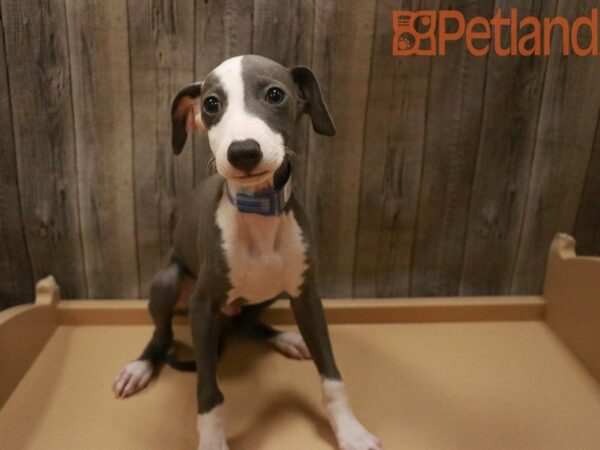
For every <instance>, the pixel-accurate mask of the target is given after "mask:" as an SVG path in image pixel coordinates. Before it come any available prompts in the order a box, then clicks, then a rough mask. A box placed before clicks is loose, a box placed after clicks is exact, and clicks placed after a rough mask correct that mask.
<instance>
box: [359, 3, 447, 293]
mask: <svg viewBox="0 0 600 450" xmlns="http://www.w3.org/2000/svg"><path fill="white" fill-rule="evenodd" d="M435 3H437V2H431V1H428V2H417V1H405V2H402V3H401V4H398V3H397V2H395V1H379V2H377V16H376V20H375V36H374V43H373V51H372V52H373V53H372V60H371V75H370V80H369V93H368V103H367V110H366V119H365V135H364V140H363V142H364V151H363V155H362V172H361V188H360V205H359V219H358V220H359V221H358V231H357V236H356V254H355V270H354V277H353V278H354V296H357V297H380V296H383V297H390V296H395V295H408V293H409V284H410V283H409V280H410V269H411V267H410V266H411V258H412V254H411V251H412V246H413V239H414V228H415V226H414V224H415V220H416V214H417V202H418V198H419V188H420V184H421V166H422V161H423V147H424V143H425V125H426V108H427V89H428V81H429V71H430V68H431V61H432V59H431V58H427V57H394V56H392V54H391V49H390V44H391V43H392V41H393V37H394V31H393V29H392V27H391V26H390V18H391V14H392V13H391V12H392V11H393V10H394V9H405V10H413V11H414V10H420V9H434V8H435V6H436V5H435Z"/></svg>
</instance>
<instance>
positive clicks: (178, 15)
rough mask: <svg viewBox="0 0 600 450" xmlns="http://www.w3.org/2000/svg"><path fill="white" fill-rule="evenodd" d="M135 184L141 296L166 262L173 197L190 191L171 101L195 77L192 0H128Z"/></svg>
mask: <svg viewBox="0 0 600 450" xmlns="http://www.w3.org/2000/svg"><path fill="white" fill-rule="evenodd" d="M128 6H129V7H128V17H129V51H130V58H131V97H132V106H133V150H134V178H133V182H134V187H135V214H136V235H137V252H138V259H139V270H140V273H139V276H140V294H141V295H142V296H146V295H148V289H149V284H150V281H151V280H152V277H153V276H154V275H155V274H156V273H157V272H158V270H159V269H160V268H161V266H163V265H164V264H165V260H166V258H167V256H168V253H169V250H170V247H171V242H172V232H173V228H174V225H175V209H176V199H177V195H178V194H181V193H182V192H186V191H189V190H191V189H192V187H193V181H194V158H193V152H192V151H186V152H184V153H183V154H181V155H180V156H178V157H177V158H176V157H175V156H174V155H173V152H172V151H171V121H170V116H169V111H170V108H171V101H172V99H173V98H174V97H175V95H176V94H177V92H178V91H179V90H180V89H181V88H182V87H184V86H186V85H188V84H190V83H192V82H193V81H194V10H195V8H194V3H193V2H189V1H176V0H169V1H158V0H142V1H139V0H130V1H129V3H128Z"/></svg>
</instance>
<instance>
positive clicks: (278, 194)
mask: <svg viewBox="0 0 600 450" xmlns="http://www.w3.org/2000/svg"><path fill="white" fill-rule="evenodd" d="M225 190H226V192H227V198H228V199H229V201H230V202H231V204H232V205H233V206H235V207H236V208H237V210H238V211H239V212H242V213H251V214H260V215H263V216H278V215H279V214H281V213H282V212H283V211H285V208H286V206H287V204H288V202H289V201H290V197H291V196H292V171H291V168H288V170H287V175H286V177H285V181H284V182H283V183H282V184H281V186H279V187H275V188H273V189H268V190H265V191H260V192H257V193H255V194H247V193H244V192H239V193H237V194H236V195H235V197H234V196H233V195H231V192H230V191H229V186H228V185H227V182H225Z"/></svg>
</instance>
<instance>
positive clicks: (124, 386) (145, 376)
mask: <svg viewBox="0 0 600 450" xmlns="http://www.w3.org/2000/svg"><path fill="white" fill-rule="evenodd" d="M152 372H153V367H152V363H151V362H150V361H145V360H140V359H138V360H136V361H132V362H130V363H128V364H127V365H125V367H123V369H121V372H119V374H118V375H117V376H116V378H115V381H114V383H113V391H114V393H115V396H116V397H117V398H126V397H129V396H130V395H133V394H135V393H136V392H138V391H141V390H142V389H144V388H145V387H146V386H147V385H148V383H149V382H150V378H152Z"/></svg>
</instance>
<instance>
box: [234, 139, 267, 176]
mask: <svg viewBox="0 0 600 450" xmlns="http://www.w3.org/2000/svg"><path fill="white" fill-rule="evenodd" d="M262 156H263V155H262V151H261V150H260V145H259V143H258V142H256V141H255V140H254V139H246V140H245V141H233V142H232V143H231V145H230V146H229V149H228V150H227V160H228V161H229V162H230V164H231V165H232V166H233V167H235V168H236V169H239V170H242V171H244V172H246V173H250V172H251V171H252V169H254V168H255V167H256V166H258V163H259V162H260V160H261V159H262Z"/></svg>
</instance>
